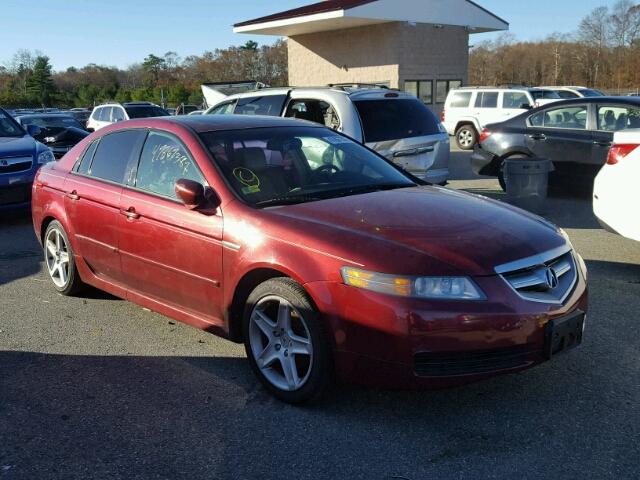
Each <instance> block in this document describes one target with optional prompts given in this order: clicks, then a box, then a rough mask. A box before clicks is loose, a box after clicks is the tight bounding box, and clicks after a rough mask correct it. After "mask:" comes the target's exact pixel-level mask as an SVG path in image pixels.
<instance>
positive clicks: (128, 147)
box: [87, 130, 146, 183]
mask: <svg viewBox="0 0 640 480" xmlns="http://www.w3.org/2000/svg"><path fill="white" fill-rule="evenodd" d="M145 136H146V131H145V130H125V131H122V132H116V133H110V134H108V135H105V136H104V137H102V138H101V139H100V143H99V144H98V147H97V148H96V152H95V154H94V156H93V162H91V166H90V167H89V170H88V172H87V174H88V175H90V176H92V177H96V178H100V179H102V180H107V181H109V182H115V183H124V182H125V179H126V177H127V176H128V175H127V173H128V171H129V168H128V167H129V165H130V163H131V161H132V160H133V159H136V158H137V157H138V155H139V153H140V148H142V142H143V141H144V138H145Z"/></svg>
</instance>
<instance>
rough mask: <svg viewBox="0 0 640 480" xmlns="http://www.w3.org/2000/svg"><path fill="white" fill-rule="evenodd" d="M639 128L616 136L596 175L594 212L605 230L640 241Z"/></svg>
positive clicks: (617, 133)
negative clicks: (638, 207) (639, 186)
mask: <svg viewBox="0 0 640 480" xmlns="http://www.w3.org/2000/svg"><path fill="white" fill-rule="evenodd" d="M638 147H640V129H634V130H622V131H620V132H616V133H615V134H614V136H613V144H612V145H611V149H610V150H609V156H608V157H607V163H606V164H605V166H604V167H602V170H600V173H598V176H597V177H596V180H595V183H594V188H593V213H594V214H595V215H596V217H597V218H598V221H599V222H600V224H601V225H602V227H603V228H604V229H605V230H608V231H610V232H613V233H617V234H618V235H622V236H623V237H627V238H630V239H632V240H637V241H640V215H638V212H637V206H638V205H640V189H638V184H639V183H640V148H638Z"/></svg>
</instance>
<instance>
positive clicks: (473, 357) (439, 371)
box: [413, 345, 535, 377]
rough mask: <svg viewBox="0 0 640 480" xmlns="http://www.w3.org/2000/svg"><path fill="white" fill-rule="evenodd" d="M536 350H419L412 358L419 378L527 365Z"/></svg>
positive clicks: (526, 346) (521, 346)
mask: <svg viewBox="0 0 640 480" xmlns="http://www.w3.org/2000/svg"><path fill="white" fill-rule="evenodd" d="M534 352H535V350H533V349H532V348H531V347H530V346H529V345H516V346H513V347H505V348H499V349H492V350H470V351H464V352H420V353H416V354H415V355H414V357H413V360H414V370H415V373H416V375H418V376H420V377H449V376H456V375H473V374H481V373H489V372H495V371H500V370H508V369H512V368H518V367H526V366H528V365H530V364H531V363H533V360H532V358H531V356H532V354H533V353H534Z"/></svg>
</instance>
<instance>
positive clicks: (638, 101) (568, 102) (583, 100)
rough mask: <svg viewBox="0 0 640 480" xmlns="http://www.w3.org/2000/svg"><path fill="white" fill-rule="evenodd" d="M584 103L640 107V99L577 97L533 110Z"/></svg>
mask: <svg viewBox="0 0 640 480" xmlns="http://www.w3.org/2000/svg"><path fill="white" fill-rule="evenodd" d="M584 103H609V104H627V105H628V104H634V105H638V106H640V97H637V98H636V97H613V96H612V97H608V96H600V97H579V98H568V99H566V100H558V101H556V102H552V103H545V104H544V105H542V106H540V107H538V108H536V109H535V110H544V109H547V108H555V107H559V106H563V105H573V104H584Z"/></svg>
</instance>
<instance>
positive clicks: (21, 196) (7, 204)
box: [0, 171, 35, 211]
mask: <svg viewBox="0 0 640 480" xmlns="http://www.w3.org/2000/svg"><path fill="white" fill-rule="evenodd" d="M34 176H35V173H34V172H31V171H27V172H21V173H16V174H4V175H0V211H13V210H23V209H27V208H29V207H30V206H31V187H32V185H33V178H34Z"/></svg>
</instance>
